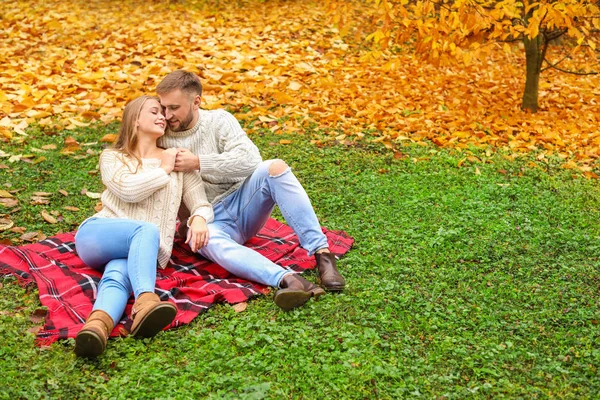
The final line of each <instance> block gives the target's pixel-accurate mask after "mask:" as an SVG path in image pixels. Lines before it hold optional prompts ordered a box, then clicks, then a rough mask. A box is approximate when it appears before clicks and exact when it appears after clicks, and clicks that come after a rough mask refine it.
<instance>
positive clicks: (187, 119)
mask: <svg viewBox="0 0 600 400" xmlns="http://www.w3.org/2000/svg"><path fill="white" fill-rule="evenodd" d="M158 97H159V98H160V104H162V106H163V107H164V108H165V117H166V118H167V123H168V124H169V129H170V130H171V131H172V132H181V131H185V130H188V129H190V128H192V127H193V126H194V124H195V123H196V122H197V118H196V117H197V113H196V108H197V107H199V106H200V96H197V95H196V96H192V95H190V94H187V93H184V92H182V91H181V90H179V89H177V90H174V91H172V92H169V93H163V94H162V95H159V96H158Z"/></svg>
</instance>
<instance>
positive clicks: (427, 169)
mask: <svg viewBox="0 0 600 400" xmlns="http://www.w3.org/2000/svg"><path fill="white" fill-rule="evenodd" d="M109 131H110V128H109V130H107V131H104V130H103V128H96V129H83V130H79V131H75V132H70V133H69V134H70V135H72V136H74V137H75V138H76V139H77V140H78V141H79V142H80V143H91V142H94V141H97V139H98V138H100V137H101V136H102V135H103V134H104V133H107V132H109ZM64 135H66V133H65V134H64ZM308 136H309V134H307V136H306V137H302V136H289V137H283V136H278V135H273V134H270V133H265V134H264V135H255V136H253V137H252V139H253V140H254V141H255V143H256V144H257V145H258V146H259V148H260V149H261V151H262V153H263V158H265V159H267V158H275V157H279V158H282V159H284V160H286V161H287V162H288V163H289V164H290V165H292V167H293V170H294V171H295V173H296V174H297V176H298V177H299V179H300V180H301V181H302V183H303V185H304V186H305V188H306V190H307V192H308V193H309V196H310V197H311V199H312V201H313V205H314V206H315V209H316V211H317V214H318V216H319V218H320V220H321V223H322V224H323V225H324V226H326V227H328V228H330V229H338V230H345V231H346V232H347V233H348V234H350V235H351V236H353V237H354V238H355V240H356V242H355V245H354V247H353V249H352V250H351V251H350V252H349V253H348V254H347V255H346V256H345V257H344V258H343V259H342V260H341V261H340V269H341V271H342V272H343V274H344V276H345V277H346V279H347V282H348V283H347V289H346V290H345V291H344V292H343V293H341V294H337V295H336V294H329V295H326V296H324V297H322V298H321V300H320V301H318V302H314V301H311V302H309V303H308V304H307V305H306V306H305V307H303V308H301V309H299V310H294V311H292V312H288V313H285V312H282V311H280V310H279V309H277V307H276V306H275V305H274V304H273V302H272V300H271V298H270V297H268V296H266V297H261V298H258V299H255V300H252V301H251V302H250V303H249V306H248V308H247V310H246V311H244V312H242V313H236V312H234V311H233V309H232V308H231V307H230V306H226V305H218V306H216V307H214V308H213V309H211V310H209V311H208V312H207V313H205V314H202V315H200V316H199V317H198V318H196V319H195V320H194V321H193V322H192V323H191V324H190V325H188V326H184V327H182V328H179V329H176V330H172V331H167V332H163V333H161V334H159V335H158V336H157V337H155V338H153V339H150V340H137V339H133V338H120V339H111V340H110V342H109V346H108V350H107V352H106V353H105V354H104V355H102V356H101V357H99V358H98V359H96V360H87V359H78V358H76V357H75V356H74V354H73V341H72V340H69V341H63V342H58V343H55V344H54V345H52V346H51V347H49V348H38V347H36V346H35V345H34V336H33V334H31V333H28V330H30V329H31V328H34V327H35V326H36V323H34V322H32V321H31V319H30V317H31V315H32V314H33V313H34V311H35V310H37V309H39V308H40V303H39V300H38V299H37V293H36V291H35V288H28V290H26V289H23V288H21V287H19V286H18V285H17V284H16V282H15V281H14V280H12V279H4V280H3V281H2V285H3V288H2V290H1V291H0V332H1V335H0V336H1V337H2V343H0V376H2V381H3V384H2V388H1V389H0V398H7V399H8V398H10V399H13V398H65V399H67V398H82V399H83V398H94V399H96V398H107V399H108V398H161V399H163V398H178V399H179V398H181V399H197V398H209V399H223V398H239V399H262V398H272V399H280V398H294V399H298V398H303V399H327V398H342V399H364V398H373V399H375V398H381V399H392V398H417V397H423V398H444V399H463V398H527V399H529V398H577V399H580V398H595V397H596V396H597V394H598V393H600V378H598V367H599V366H600V334H599V326H598V321H600V312H599V311H598V309H599V308H598V305H599V300H600V296H599V294H598V287H599V284H600V280H599V278H598V267H599V264H600V263H599V261H598V253H599V249H600V245H599V241H598V239H599V236H600V229H599V228H598V224H597V221H598V220H599V211H598V205H599V204H600V193H599V191H598V186H597V183H596V181H590V180H586V179H583V178H581V177H579V176H578V175H577V174H573V172H572V171H567V170H563V169H560V168H559V167H558V166H559V165H560V162H559V160H550V161H549V163H547V164H544V163H540V162H537V161H535V160H536V159H535V158H534V157H533V156H531V157H523V158H519V159H517V160H515V161H508V160H506V159H505V158H504V157H503V156H502V154H488V155H486V154H485V153H483V152H479V153H475V154H474V155H475V156H477V157H479V158H480V159H483V160H484V161H486V162H480V163H477V164H473V163H471V162H470V161H466V162H464V163H463V164H462V166H461V167H458V165H459V163H460V161H461V160H462V159H463V158H464V157H465V154H460V153H454V152H452V151H446V150H439V149H437V148H434V147H422V146H407V147H404V148H402V149H401V150H402V153H403V155H404V157H402V158H400V157H398V158H394V157H393V154H391V153H388V152H385V151H383V150H381V149H380V148H378V147H376V146H371V145H357V146H350V147H347V146H343V145H337V146H325V147H317V146H314V145H311V144H310V143H309V142H308V139H309V137H308ZM282 138H285V139H291V140H292V144H290V145H279V144H278V143H279V140H280V139H282ZM63 139H64V137H63V136H62V134H61V135H58V136H46V135H43V134H41V133H39V132H34V131H32V132H31V135H30V136H29V137H28V138H26V139H25V140H24V141H23V142H22V143H15V142H13V143H5V144H3V145H2V146H3V150H4V151H5V152H7V153H11V154H26V153H32V150H31V148H32V147H33V148H38V149H39V148H41V147H42V146H44V145H46V144H51V143H57V144H58V150H53V151H48V152H47V153H44V156H45V157H46V160H45V161H42V162H40V163H39V164H27V163H24V162H15V163H8V162H7V159H0V164H5V165H7V166H9V168H8V169H0V177H1V179H0V183H2V184H4V185H5V187H3V189H9V190H18V192H16V194H15V196H17V197H18V199H19V200H20V204H19V206H18V207H20V210H19V211H17V212H13V213H12V214H10V216H11V218H12V219H13V220H14V221H15V225H16V226H22V227H26V228H27V230H28V231H32V230H39V231H41V232H43V233H44V234H46V235H49V236H50V235H53V234H55V233H56V232H58V231H69V230H73V229H75V228H76V227H77V225H78V224H79V222H81V221H82V220H83V219H84V218H85V217H87V216H89V215H91V214H92V213H93V212H94V211H93V206H94V205H95V202H96V200H94V199H90V198H88V197H87V196H84V195H81V194H80V192H81V190H82V189H84V188H85V189H87V190H90V191H95V192H99V191H101V184H100V179H99V176H98V175H97V172H96V171H97V169H96V168H97V167H96V164H97V156H96V155H88V156H87V157H86V158H79V159H74V158H73V157H72V156H64V155H60V154H59V150H60V148H61V147H62V141H63ZM101 148H102V146H101V144H99V143H98V144H92V145H89V146H84V147H83V150H81V151H79V152H78V153H77V154H76V155H82V156H83V155H85V154H86V153H85V150H87V149H91V150H93V152H95V153H98V152H99V151H100V150H101ZM38 156H39V154H38ZM34 159H35V158H34ZM532 163H533V164H535V166H534V165H533V164H532ZM476 168H477V169H476ZM477 171H479V172H477ZM9 173H10V175H9ZM6 184H9V186H10V187H6ZM59 189H63V190H66V191H68V192H69V193H70V194H69V196H66V197H65V196H63V195H61V194H58V193H57V191H58V190H59ZM36 191H45V192H52V193H54V194H53V195H52V196H51V202H50V204H48V205H31V204H30V198H31V195H32V193H33V192H36ZM66 205H68V206H76V207H79V208H80V209H81V211H79V212H73V211H67V210H64V209H63V208H62V207H64V206H66ZM43 209H46V210H47V211H52V210H54V211H60V215H59V216H60V217H61V219H62V220H61V221H60V222H59V223H57V224H55V225H51V224H48V223H46V222H44V221H43V219H42V218H41V217H40V212H41V210H43ZM10 211H11V209H7V208H2V206H1V205H0V213H5V214H8V213H10ZM276 217H278V218H279V214H276ZM19 236H20V234H17V233H10V232H8V231H5V232H1V233H0V239H4V240H6V239H11V240H13V241H14V243H15V244H17V243H19V239H18V237H19ZM308 278H309V279H311V280H314V276H312V275H309V276H308Z"/></svg>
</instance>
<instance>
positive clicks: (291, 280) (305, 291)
mask: <svg viewBox="0 0 600 400" xmlns="http://www.w3.org/2000/svg"><path fill="white" fill-rule="evenodd" d="M280 286H281V289H279V290H278V291H277V292H275V296H274V297H273V301H274V302H275V304H277V306H279V307H280V308H281V309H282V310H283V311H289V310H291V309H294V308H296V307H300V306H303V305H304V304H305V303H306V302H307V301H308V300H310V298H311V297H315V298H318V297H319V296H321V295H323V294H325V291H324V290H323V289H321V288H320V287H318V286H317V285H315V284H314V283H311V282H309V281H307V280H306V279H304V278H303V277H301V276H300V275H297V274H287V275H286V276H284V277H283V279H282V280H281V284H280Z"/></svg>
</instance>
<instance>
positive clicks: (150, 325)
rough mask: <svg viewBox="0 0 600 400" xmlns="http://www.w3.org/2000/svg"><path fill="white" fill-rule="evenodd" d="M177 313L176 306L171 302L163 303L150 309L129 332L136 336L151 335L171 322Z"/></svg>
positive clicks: (154, 334) (145, 336)
mask: <svg viewBox="0 0 600 400" xmlns="http://www.w3.org/2000/svg"><path fill="white" fill-rule="evenodd" d="M176 315H177V307H175V306H174V305H173V304H171V303H163V304H160V305H159V306H157V307H156V308H155V309H154V310H152V311H150V312H149V313H148V314H147V315H146V316H144V319H143V320H142V321H140V324H139V325H138V326H137V327H136V328H135V330H133V331H132V332H131V334H132V335H133V336H136V337H143V338H148V337H153V336H156V334H157V333H158V332H160V331H162V330H163V329H164V328H165V327H166V326H167V325H169V324H170V323H171V322H173V319H175V316H176Z"/></svg>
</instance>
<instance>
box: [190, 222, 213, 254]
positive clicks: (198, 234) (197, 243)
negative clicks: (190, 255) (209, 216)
mask: <svg viewBox="0 0 600 400" xmlns="http://www.w3.org/2000/svg"><path fill="white" fill-rule="evenodd" d="M192 218H193V219H192V223H191V224H190V228H189V229H188V232H187V240H186V241H185V242H186V243H189V245H190V249H192V251H193V252H194V253H195V252H197V251H198V250H200V249H201V248H202V247H204V246H206V245H207V244H208V238H209V232H208V226H207V225H206V220H205V219H204V218H202V217H199V216H197V215H196V216H193V217H192Z"/></svg>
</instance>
